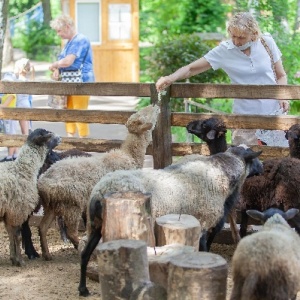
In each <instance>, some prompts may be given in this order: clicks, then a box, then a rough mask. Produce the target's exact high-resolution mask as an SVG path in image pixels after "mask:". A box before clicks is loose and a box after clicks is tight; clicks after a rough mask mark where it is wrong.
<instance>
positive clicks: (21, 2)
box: [8, 0, 40, 17]
mask: <svg viewBox="0 0 300 300" xmlns="http://www.w3.org/2000/svg"><path fill="white" fill-rule="evenodd" d="M39 2H40V1H39V0H9V8H8V9H9V17H12V16H16V15H18V14H20V13H22V12H24V11H26V10H28V9H30V8H31V7H32V6H34V5H36V4H37V3H39Z"/></svg>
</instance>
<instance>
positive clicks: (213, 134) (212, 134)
mask: <svg viewBox="0 0 300 300" xmlns="http://www.w3.org/2000/svg"><path fill="white" fill-rule="evenodd" d="M216 133H217V132H216V131H215V130H214V129H212V130H210V131H209V132H208V133H207V134H206V137H207V138H208V139H209V140H214V139H215V138H216Z"/></svg>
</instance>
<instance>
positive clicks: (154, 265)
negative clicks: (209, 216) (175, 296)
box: [147, 244, 196, 290]
mask: <svg viewBox="0 0 300 300" xmlns="http://www.w3.org/2000/svg"><path fill="white" fill-rule="evenodd" d="M195 251H196V250H195V248H194V247H192V246H184V245H180V244H172V245H166V246H162V247H155V248H152V247H148V248H147V254H148V262H149V273H150V280H151V281H152V282H154V283H156V284H159V285H161V286H163V287H164V288H165V289H166V290H167V289H168V268H169V263H170V260H171V259H173V258H175V257H177V256H179V255H181V254H188V253H193V252H195Z"/></svg>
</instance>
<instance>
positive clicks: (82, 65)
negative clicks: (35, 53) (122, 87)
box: [49, 15, 95, 138]
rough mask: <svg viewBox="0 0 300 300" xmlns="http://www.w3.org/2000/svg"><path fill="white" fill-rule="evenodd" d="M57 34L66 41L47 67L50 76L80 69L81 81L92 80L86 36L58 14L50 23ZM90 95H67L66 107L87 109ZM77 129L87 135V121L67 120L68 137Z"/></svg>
mask: <svg viewBox="0 0 300 300" xmlns="http://www.w3.org/2000/svg"><path fill="white" fill-rule="evenodd" d="M50 26H51V28H52V29H54V30H55V31H56V33H57V35H58V36H60V37H61V38H62V39H66V40H67V43H66V45H65V46H64V48H63V50H62V52H61V53H60V54H59V56H58V60H57V61H55V62H53V63H52V64H51V65H50V67H49V69H50V71H52V78H53V79H54V80H58V79H59V76H60V74H61V73H63V72H67V71H76V70H79V69H81V72H82V81H83V82H94V81H95V76H94V71H93V53H92V47H91V43H90V41H89V40H88V38H87V37H85V36H84V35H83V34H81V33H77V31H76V28H75V24H74V21H73V20H72V19H71V18H70V17H69V16H65V15H62V16H59V17H57V18H56V19H54V20H52V21H51V23H50ZM89 99H90V96H78V95H72V96H68V101H67V109H87V108H88V104H89ZM76 129H77V130H78V135H79V137H80V138H83V137H87V136H88V135H89V125H88V124H87V123H75V122H67V123H66V131H67V135H68V136H69V137H73V136H74V135H75V133H76Z"/></svg>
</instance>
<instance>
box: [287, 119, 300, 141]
mask: <svg viewBox="0 0 300 300" xmlns="http://www.w3.org/2000/svg"><path fill="white" fill-rule="evenodd" d="M285 137H286V139H287V140H288V141H289V143H290V142H293V141H295V142H296V143H299V141H300V125H299V124H294V125H292V126H291V127H290V128H289V130H288V131H287V132H286V133H285Z"/></svg>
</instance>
